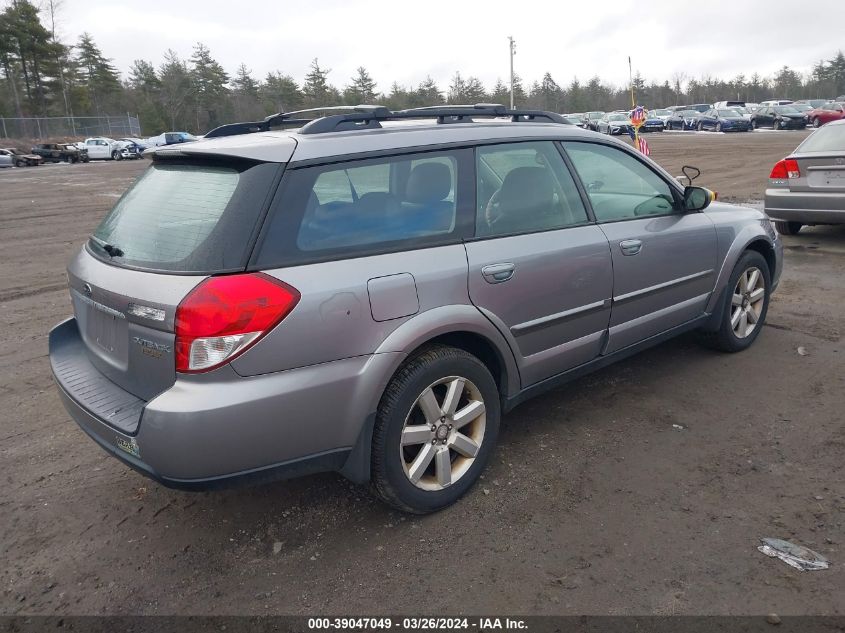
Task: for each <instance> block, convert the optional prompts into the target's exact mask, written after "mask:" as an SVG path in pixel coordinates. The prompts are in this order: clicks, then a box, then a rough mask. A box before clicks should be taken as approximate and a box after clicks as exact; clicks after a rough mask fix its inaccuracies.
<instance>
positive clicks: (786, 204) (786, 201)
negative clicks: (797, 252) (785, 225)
mask: <svg viewBox="0 0 845 633" xmlns="http://www.w3.org/2000/svg"><path fill="white" fill-rule="evenodd" d="M764 209H765V211H766V213H767V214H768V215H769V217H770V218H772V219H773V220H787V221H790V222H802V223H804V224H845V193H833V192H829V193H828V192H825V193H815V192H805V191H789V190H788V189H774V188H769V189H766V196H765V202H764Z"/></svg>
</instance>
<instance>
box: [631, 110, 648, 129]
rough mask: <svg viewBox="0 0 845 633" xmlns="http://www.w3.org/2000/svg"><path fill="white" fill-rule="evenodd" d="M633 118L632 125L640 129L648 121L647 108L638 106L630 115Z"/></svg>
mask: <svg viewBox="0 0 845 633" xmlns="http://www.w3.org/2000/svg"><path fill="white" fill-rule="evenodd" d="M629 116H630V117H631V123H633V124H634V127H640V126H641V125H642V124H643V123H644V122H645V120H646V118H647V117H646V111H645V108H644V107H642V106H637V107H636V108H634V109H633V110H631V112H630V113H629Z"/></svg>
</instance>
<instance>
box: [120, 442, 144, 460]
mask: <svg viewBox="0 0 845 633" xmlns="http://www.w3.org/2000/svg"><path fill="white" fill-rule="evenodd" d="M117 447H118V448H119V449H120V450H122V451H123V452H124V453H129V454H130V455H132V456H133V457H137V458H138V459H140V458H141V447H140V446H138V440H136V439H135V438H134V437H130V438H128V439H127V438H124V437H118V438H117Z"/></svg>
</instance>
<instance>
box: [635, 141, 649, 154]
mask: <svg viewBox="0 0 845 633" xmlns="http://www.w3.org/2000/svg"><path fill="white" fill-rule="evenodd" d="M637 141H638V143H639V145H640V147H639V150H640V154H642V155H643V156H650V155H651V150H650V149H649V148H648V143H646V142H645V139H644V138H643V137H642V136H638V137H637Z"/></svg>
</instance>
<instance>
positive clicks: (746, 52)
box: [59, 0, 845, 91]
mask: <svg viewBox="0 0 845 633" xmlns="http://www.w3.org/2000/svg"><path fill="white" fill-rule="evenodd" d="M403 5H404V6H405V7H407V8H404V7H403ZM411 7H415V8H411ZM420 7H423V8H420ZM813 7H815V8H816V9H818V11H816V10H813ZM843 25H845V2H842V1H841V0H836V1H830V2H824V3H816V4H813V3H802V2H796V1H795V0H769V1H768V2H762V0H740V1H738V2H737V1H733V2H726V1H724V0H715V1H714V0H710V1H707V0H701V1H698V0H680V1H679V0H674V1H672V2H660V1H651V2H632V1H631V0H605V1H598V2H590V1H580V2H571V1H570V2H564V1H560V0H558V1H557V2H544V1H540V0H535V1H534V2H525V1H522V2H520V1H516V2H515V1H513V0H510V1H508V2H496V1H494V0H488V2H479V0H471V1H467V2H460V1H459V0H446V1H442V2H407V3H403V2H390V3H387V2H369V3H365V2H358V1H355V2H353V1H349V2H343V1H340V0H321V1H314V0H311V1H307V2H287V1H284V0H276V1H270V0H265V1H256V0H235V1H233V0H141V1H140V2H139V1H138V0H132V1H129V0H64V2H63V4H62V6H61V9H60V14H59V32H60V34H61V35H62V37H63V38H64V39H65V41H76V39H77V38H78V36H79V34H80V33H82V32H83V31H88V32H90V33H91V34H92V35H93V36H94V39H95V41H96V42H97V44H99V45H100V47H101V48H102V50H103V52H104V53H105V55H106V56H107V57H110V58H112V59H114V61H115V64H116V65H117V67H118V69H119V70H120V71H121V72H122V73H124V74H125V73H126V72H127V70H128V69H129V67H130V65H131V64H132V61H133V60H135V59H139V58H140V59H146V60H149V61H152V62H153V63H154V64H155V65H156V66H158V65H159V64H160V63H161V61H162V56H163V53H164V51H165V50H166V49H168V48H172V49H173V50H174V51H176V52H177V53H178V54H179V55H180V56H182V57H184V58H187V57H189V56H190V55H191V49H192V47H193V46H194V45H195V43H196V42H198V41H200V42H203V43H205V44H206V45H207V46H208V47H209V48H210V49H211V52H212V54H213V55H214V57H215V58H216V59H217V61H219V62H220V63H221V64H222V65H223V67H224V68H225V69H226V70H227V71H228V72H229V73H230V74H233V73H234V71H235V69H236V68H237V67H238V65H239V64H240V63H241V62H244V63H245V64H246V65H247V67H248V68H250V69H251V70H252V71H253V75H254V76H255V77H256V78H263V77H264V76H265V75H266V74H267V72H268V71H273V70H280V71H282V72H283V73H287V74H290V75H292V76H293V77H294V78H295V79H296V80H298V81H301V80H302V78H303V77H304V75H305V73H306V72H307V70H308V65H309V64H310V62H311V60H312V59H313V58H314V57H318V58H319V60H320V65H321V66H324V67H326V68H330V69H331V70H332V72H331V74H330V75H329V80H330V81H331V83H333V84H334V85H336V86H338V87H339V88H342V87H343V86H344V85H346V84H347V83H348V82H349V78H350V77H351V76H352V75H353V74H354V72H355V69H356V68H357V67H358V66H361V65H363V66H365V67H366V68H367V69H368V70H369V71H370V74H371V75H372V76H373V78H374V79H375V80H376V82H377V83H378V90H382V91H387V90H389V87H390V83H391V82H392V81H393V80H396V81H398V82H400V84H403V85H416V84H418V83H419V82H420V81H421V80H423V79H424V78H425V76H426V75H427V74H430V75H431V76H432V77H433V78H434V79H435V80H436V81H437V82H438V84H439V85H440V87H441V88H445V87H446V86H447V85H448V83H449V79H450V78H451V76H452V75H453V74H454V72H455V71H456V70H460V71H461V72H462V74H464V75H465V76H467V75H475V76H477V77H479V78H480V79H481V80H482V81H483V82H484V83H485V85H486V86H488V87H491V86H492V85H493V83H495V81H496V79H497V78H499V77H501V78H502V79H503V80H505V81H507V77H508V44H507V36H508V35H512V36H513V37H514V39H515V40H516V42H517V55H516V57H515V66H516V72H517V73H518V74H520V75H521V76H522V78H523V80H524V81H525V83H526V84H530V82H531V81H533V80H535V79H540V78H541V77H542V75H543V73H544V72H546V71H548V72H550V73H551V74H552V76H553V77H554V79H555V80H556V81H557V82H558V83H559V84H562V85H565V84H568V83H569V82H570V81H571V80H572V78H573V77H575V76H577V77H578V78H579V79H580V80H582V81H584V80H587V79H589V78H590V77H592V76H594V75H598V76H599V77H601V78H602V79H603V80H604V81H605V82H610V83H613V84H617V85H623V84H627V82H628V55H631V57H632V58H633V67H634V72H635V73H636V72H637V71H638V70H639V71H640V72H641V73H642V75H643V77H645V78H646V80H651V79H655V80H659V81H662V80H664V79H670V80H671V77H672V75H673V73H675V72H677V71H683V72H685V73H687V75H689V76H693V77H696V78H698V77H700V76H701V75H703V74H711V75H713V76H717V77H722V78H725V79H728V78H733V77H734V76H736V75H737V74H740V73H743V74H745V75H746V77H747V76H750V75H751V74H752V73H754V72H755V71H756V72H759V73H760V74H761V75H763V76H765V75H770V74H772V73H773V72H774V71H776V70H777V69H778V68H780V67H781V66H783V65H784V64H788V65H790V66H791V67H792V68H794V69H795V70H798V71H801V72H805V71H809V69H810V68H811V66H812V64H813V63H814V62H815V61H818V60H819V59H823V58H824V59H829V58H830V57H832V56H833V55H834V54H835V53H836V51H837V50H838V49H839V48H845V37H843V33H845V26H843Z"/></svg>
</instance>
